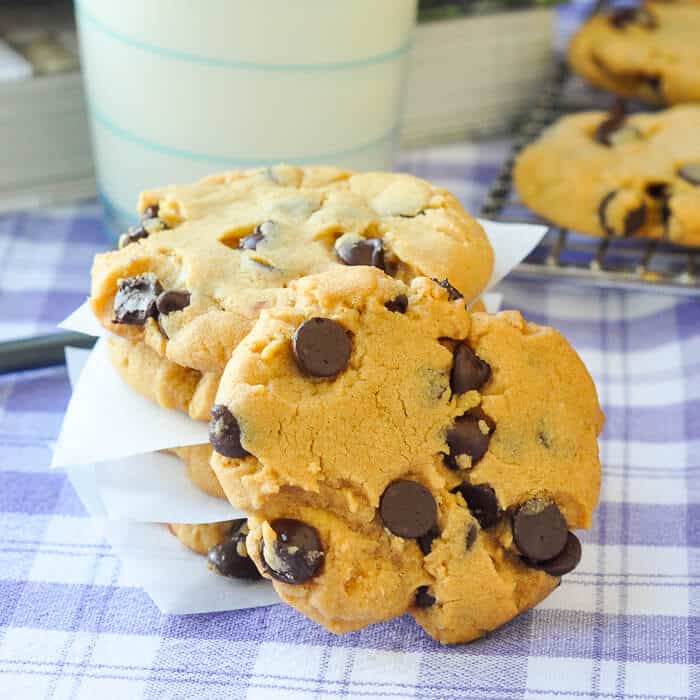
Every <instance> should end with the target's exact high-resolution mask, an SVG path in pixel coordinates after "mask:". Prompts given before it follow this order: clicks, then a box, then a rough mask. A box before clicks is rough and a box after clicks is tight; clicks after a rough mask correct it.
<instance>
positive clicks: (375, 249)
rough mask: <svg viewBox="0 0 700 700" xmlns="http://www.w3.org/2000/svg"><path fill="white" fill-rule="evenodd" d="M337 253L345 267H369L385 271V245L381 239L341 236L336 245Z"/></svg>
mask: <svg viewBox="0 0 700 700" xmlns="http://www.w3.org/2000/svg"><path fill="white" fill-rule="evenodd" d="M335 253H336V255H337V256H338V257H339V258H340V260H341V262H343V263H344V264H345V265H368V266H371V267H378V268H379V269H380V270H383V269H384V243H383V241H382V239H381V238H360V239H353V238H351V237H345V236H341V237H340V238H339V239H338V241H337V242H336V244H335Z"/></svg>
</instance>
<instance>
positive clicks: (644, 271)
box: [481, 65, 700, 296]
mask: <svg viewBox="0 0 700 700" xmlns="http://www.w3.org/2000/svg"><path fill="white" fill-rule="evenodd" d="M610 106H611V97H610V95H609V94H606V93H603V92H601V91H598V90H594V89H591V88H590V87H588V86H586V85H585V84H584V83H583V81H581V80H580V79H579V78H577V77H575V76H573V75H572V74H571V73H570V72H569V71H568V70H567V68H566V67H565V66H564V65H561V66H560V67H559V69H558V71H557V73H556V75H555V77H554V79H553V80H552V82H551V83H550V84H549V85H547V86H546V87H545V89H544V91H543V93H542V94H541V96H540V97H539V99H538V100H537V103H536V104H535V106H534V108H533V109H532V111H531V112H530V113H529V114H528V117H527V119H526V120H525V121H524V122H523V124H522V126H521V128H520V129H519V130H518V132H517V136H516V139H515V142H514V144H513V148H512V150H511V152H510V154H509V156H508V158H507V159H506V161H505V162H504V163H503V166H502V167H501V170H500V171H499V173H498V175H497V177H496V178H495V180H494V181H493V183H492V185H491V187H490V189H489V192H488V194H487V196H486V199H485V201H484V204H483V206H482V209H481V214H482V216H483V217H485V218H487V219H494V220H496V221H511V222H513V221H515V222H527V223H539V224H544V225H546V226H548V230H547V233H546V235H545V237H544V238H543V240H542V242H541V243H540V245H538V246H537V248H535V250H534V251H533V252H532V253H531V254H530V255H529V256H528V257H527V258H526V259H525V261H524V262H523V263H521V264H520V265H519V266H518V267H517V268H516V270H515V272H514V274H515V275H517V276H520V277H526V278H539V279H541V278H543V277H546V278H550V279H557V280H560V281H566V282H575V283H577V284H582V285H588V286H594V287H616V288H625V289H636V290H642V291H656V292H662V293H669V294H678V295H687V296H700V276H699V275H698V263H700V249H697V250H696V249H693V248H684V247H680V246H676V245H672V244H670V243H667V242H665V241H660V240H649V239H646V240H645V239H641V238H639V239H624V238H595V237H593V236H586V235H583V234H578V233H576V232H573V231H569V230H567V229H564V228H560V227H558V226H554V225H552V224H550V223H549V222H548V221H545V220H544V219H542V218H540V217H538V216H537V215H536V214H534V213H533V212H531V211H530V210H529V209H527V208H526V207H525V206H524V205H523V204H522V203H520V202H519V201H518V197H517V194H516V193H515V191H514V188H513V164H514V163H515V158H516V157H517V155H518V153H519V152H520V151H521V150H522V149H523V148H524V147H525V146H526V145H527V144H528V143H530V142H531V141H534V140H535V139H536V138H537V137H538V136H539V134H540V133H541V132H542V130H543V129H544V128H545V127H547V126H549V124H551V123H552V122H553V121H555V120H556V119H557V118H558V117H559V116H561V115H562V114H566V113H569V112H574V111H580V110H582V109H604V110H605V109H608V108H609V107H610ZM628 109H629V111H630V112H634V111H642V110H645V109H648V108H647V107H644V106H643V105H641V104H637V103H636V102H633V101H630V102H629V103H628Z"/></svg>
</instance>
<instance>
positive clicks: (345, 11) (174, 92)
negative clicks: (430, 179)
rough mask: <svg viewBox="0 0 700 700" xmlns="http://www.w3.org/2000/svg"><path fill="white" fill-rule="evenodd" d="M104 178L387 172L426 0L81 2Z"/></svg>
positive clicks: (145, 180) (124, 208)
mask: <svg viewBox="0 0 700 700" xmlns="http://www.w3.org/2000/svg"><path fill="white" fill-rule="evenodd" d="M75 4H76V14H77V19H78V28H79V33H80V43H81V52H82V61H83V71H84V74H85V80H86V91H87V98H88V103H89V109H90V114H91V128H92V140H93V147H94V151H95V158H96V161H97V170H98V178H99V187H100V190H101V194H102V197H103V200H104V201H105V204H106V206H107V208H108V209H109V210H111V213H112V214H113V215H114V217H115V218H116V219H117V220H118V222H116V223H117V226H119V227H123V226H124V225H125V223H126V221H128V220H129V219H130V218H133V216H134V214H133V211H134V206H135V203H136V198H137V195H138V192H139V191H140V190H142V189H146V188H149V187H154V186H158V185H163V184H167V183H173V182H188V181H191V180H194V179H196V178H199V177H201V176H203V175H206V174H209V173H212V172H217V171H222V170H227V169H239V168H248V167H254V166H259V165H271V164H274V163H278V162H289V163H298V164H311V163H333V164H336V165H340V166H343V167H348V168H353V169H361V170H364V169H367V170H374V169H388V168H390V167H391V164H392V156H393V150H394V146H395V142H396V136H397V131H398V121H399V112H400V103H401V95H402V92H403V77H404V75H405V71H404V68H405V65H406V56H407V53H408V50H409V48H410V43H411V36H412V31H413V27H414V23H415V14H416V0H380V1H378V0H303V1H302V0H254V1H253V0H198V1H197V2H192V0H119V2H114V1H113V0H76V3H75Z"/></svg>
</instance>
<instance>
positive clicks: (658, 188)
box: [644, 182, 668, 199]
mask: <svg viewBox="0 0 700 700" xmlns="http://www.w3.org/2000/svg"><path fill="white" fill-rule="evenodd" d="M644 191H645V192H646V193H647V194H648V195H649V196H650V197H651V198H652V199H668V183H666V182H650V183H648V184H647V186H646V187H645V188H644Z"/></svg>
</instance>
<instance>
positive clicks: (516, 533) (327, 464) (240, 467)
mask: <svg viewBox="0 0 700 700" xmlns="http://www.w3.org/2000/svg"><path fill="white" fill-rule="evenodd" d="M602 423H603V416H602V414H601V411H600V408H599V406H598V401H597V397H596V392H595V387H594V385H593V382H592V381H591V378H590V376H589V375H588V373H587V371H586V369H585V367H584V366H583V364H582V362H581V360H580V359H579V358H578V356H577V355H576V353H575V352H574V351H573V350H572V348H571V347H570V346H569V345H568V343H567V342H566V341H565V339H564V338H563V337H562V336H561V335H559V334H558V333H557V332H556V331H554V330H552V329H551V328H545V327H540V326H537V325H534V324H530V323H527V322H526V321H524V320H523V319H522V317H521V316H520V314H518V313H517V312H512V311H511V312H505V313H501V314H498V315H495V316H491V315H487V314H483V313H475V314H470V313H469V312H468V311H467V310H466V309H465V304H464V301H463V300H462V299H460V298H458V296H457V295H456V294H454V292H453V291H452V290H451V289H450V288H449V287H448V286H447V285H441V284H439V283H437V282H436V281H434V280H431V279H429V278H424V277H419V278H414V279H413V280H412V281H411V282H410V284H405V283H403V282H401V281H399V280H396V279H392V278H391V277H389V276H387V275H384V274H382V273H381V272H380V271H379V270H375V269H372V268H370V267H362V268H360V267H356V268H339V269H337V270H333V271H330V272H328V273H324V274H319V275H315V276H310V277H306V278H304V279H300V280H297V281H295V282H292V283H291V284H290V285H289V297H288V298H287V300H286V301H285V303H284V304H280V305H277V306H275V307H272V308H270V309H266V310H264V311H263V312H262V313H261V316H260V319H259V320H258V321H257V323H256V324H255V326H254V327H253V329H252V330H251V332H250V334H249V335H248V336H247V337H246V338H245V339H244V340H243V341H242V342H241V343H240V344H239V345H238V347H237V348H236V350H235V351H234V353H233V355H232V358H231V360H230V362H229V364H228V366H227V368H226V370H225V372H224V374H223V377H222V380H221V383H220V386H219V390H218V393H217V397H216V405H215V407H214V409H213V411H212V421H211V424H210V439H211V443H212V446H213V449H214V454H213V457H212V466H213V467H214V470H215V472H216V474H217V476H218V478H219V481H220V482H221V484H222V486H223V488H224V491H225V492H226V494H227V496H228V498H229V499H230V500H231V502H232V503H234V504H235V505H236V507H239V508H242V509H244V510H245V511H246V512H247V513H248V514H249V518H248V526H249V528H250V532H249V534H248V536H247V539H246V545H247V551H248V552H249V553H250V556H251V557H252V558H253V560H254V561H255V563H256V565H257V566H258V569H259V570H260V571H261V572H262V573H263V575H264V576H265V577H266V578H269V579H271V580H272V581H273V584H274V586H275V588H276V590H277V592H278V594H279V595H280V597H281V598H282V599H283V600H284V601H286V602H288V603H290V604H291V605H293V606H294V607H296V608H297V609H299V610H300V611H302V612H303V613H304V614H306V615H308V616H309V617H311V618H312V619H314V620H316V621H318V622H320V623H321V624H323V625H325V626H326V627H327V628H329V629H330V630H333V631H335V632H344V631H347V630H352V629H357V628H360V627H362V626H364V625H367V624H370V623H372V622H377V621H380V620H385V619H389V618H391V617H394V616H396V615H400V614H402V613H404V612H407V611H408V612H410V613H411V614H412V615H413V616H414V617H415V618H416V620H417V621H418V623H419V624H420V625H421V626H423V627H424V628H425V630H426V631H427V632H428V633H429V634H430V635H432V636H433V637H435V638H436V639H439V640H440V641H442V642H460V641H468V640H471V639H474V638H475V637H478V636H480V635H482V634H483V633H485V632H486V631H488V630H491V629H494V628H496V627H498V626H499V625H501V624H503V623H505V622H506V621H508V620H509V619H511V618H512V617H513V616H515V615H517V614H518V613H519V612H521V611H523V610H525V609H527V608H528V607H530V606H532V605H534V604H535V603H537V602H538V601H540V600H541V599H542V598H544V597H545V596H546V595H547V594H548V593H549V592H550V591H551V590H552V589H553V588H555V587H556V586H557V585H558V582H559V578H558V577H559V576H562V575H564V574H566V573H567V572H568V571H570V570H571V569H573V568H574V567H575V566H576V564H577V563H578V561H579V558H580V555H581V548H580V543H579V541H578V539H577V538H576V536H575V535H574V534H573V533H572V532H571V530H572V529H575V528H581V527H588V526H589V524H590V520H591V513H592V511H593V509H594V507H595V505H596V502H597V498H598V491H599V483H600V465H599V461H598V446H597V435H598V433H599V432H600V430H601V427H602Z"/></svg>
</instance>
